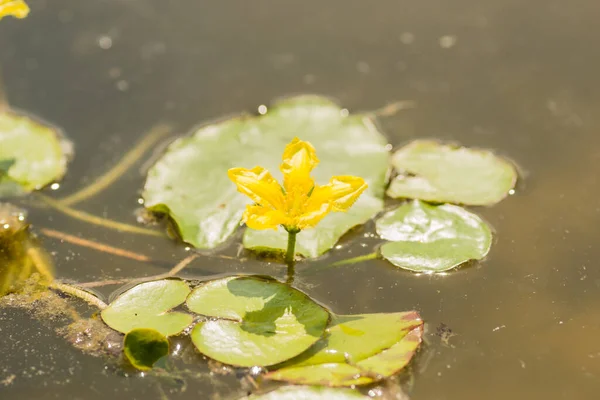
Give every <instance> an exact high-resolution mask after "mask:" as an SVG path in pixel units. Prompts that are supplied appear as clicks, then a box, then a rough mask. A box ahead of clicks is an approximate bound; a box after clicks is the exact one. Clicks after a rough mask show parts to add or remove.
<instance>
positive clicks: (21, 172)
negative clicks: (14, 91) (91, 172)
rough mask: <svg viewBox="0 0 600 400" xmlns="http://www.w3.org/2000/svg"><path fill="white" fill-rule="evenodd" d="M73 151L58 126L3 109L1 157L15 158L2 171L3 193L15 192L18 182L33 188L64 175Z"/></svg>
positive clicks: (25, 188)
mask: <svg viewBox="0 0 600 400" xmlns="http://www.w3.org/2000/svg"><path fill="white" fill-rule="evenodd" d="M71 154H72V145H71V143H70V142H69V141H67V140H65V139H64V138H63V137H62V136H61V134H60V132H59V131H58V130H57V129H56V128H54V127H51V126H48V125H45V124H42V123H41V122H38V121H35V120H34V119H32V118H30V117H27V116H24V115H19V114H16V113H14V112H12V111H8V112H3V113H0V160H4V161H5V162H7V161H11V162H12V164H11V165H9V166H8V168H6V172H5V174H0V175H4V177H2V178H0V193H4V194H7V193H8V194H15V193H14V192H16V186H15V184H18V187H20V188H21V190H23V191H31V190H35V189H41V188H42V187H44V186H46V185H48V184H49V183H52V182H54V181H57V180H59V179H61V178H62V177H63V175H64V174H65V172H66V167H67V161H68V160H69V158H70V156H71ZM6 166H7V165H6V164H5V165H4V167H6ZM5 185H9V186H11V187H13V189H11V190H10V191H9V190H7V189H6V188H4V189H3V188H2V186H5Z"/></svg>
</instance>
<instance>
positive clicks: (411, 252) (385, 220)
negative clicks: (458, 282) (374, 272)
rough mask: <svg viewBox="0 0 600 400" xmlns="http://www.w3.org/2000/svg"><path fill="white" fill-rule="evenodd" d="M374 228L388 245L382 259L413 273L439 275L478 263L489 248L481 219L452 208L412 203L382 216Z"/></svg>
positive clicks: (487, 229) (489, 234) (489, 233)
mask: <svg viewBox="0 0 600 400" xmlns="http://www.w3.org/2000/svg"><path fill="white" fill-rule="evenodd" d="M376 227H377V233H378V234H379V236H381V237H382V238H383V239H386V240H389V241H391V242H390V243H386V244H384V245H383V246H381V250H380V252H381V255H382V256H383V258H385V259H387V260H388V261H389V262H391V263H392V264H394V265H395V266H397V267H401V268H404V269H408V270H411V271H415V272H426V273H433V272H441V271H446V270H449V269H452V268H455V267H457V266H459V265H460V264H462V263H464V262H466V261H469V260H480V259H482V258H483V257H485V256H486V254H487V253H488V252H489V250H490V247H491V244H492V231H491V229H490V227H489V226H488V225H487V224H486V223H485V222H484V221H483V220H482V219H481V218H479V217H478V216H477V215H475V214H473V213H470V212H468V211H467V210H465V209H464V208H461V207H458V206H454V205H451V204H443V205H439V206H435V205H430V204H427V203H424V202H421V201H419V200H414V201H412V202H409V203H405V204H403V205H401V206H400V207H398V208H396V209H395V210H393V211H390V212H388V213H386V214H384V215H383V216H382V217H381V218H380V219H378V220H377V222H376Z"/></svg>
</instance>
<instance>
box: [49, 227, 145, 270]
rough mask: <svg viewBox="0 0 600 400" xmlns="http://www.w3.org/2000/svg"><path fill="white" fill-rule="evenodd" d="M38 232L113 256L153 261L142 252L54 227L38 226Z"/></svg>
mask: <svg viewBox="0 0 600 400" xmlns="http://www.w3.org/2000/svg"><path fill="white" fill-rule="evenodd" d="M39 232H40V233H42V234H43V235H45V236H48V237H51V238H54V239H59V240H61V241H64V242H67V243H71V244H75V245H78V246H82V247H87V248H90V249H94V250H98V251H101V252H103V253H108V254H113V255H115V256H119V257H125V258H129V259H131V260H136V261H140V262H152V261H153V260H152V259H151V258H150V257H148V256H145V255H143V254H138V253H134V252H132V251H129V250H124V249H120V248H118V247H113V246H110V245H108V244H103V243H100V242H96V241H91V240H87V239H83V238H80V237H77V236H73V235H69V234H68V233H64V232H60V231H56V230H54V229H48V228H40V229H39Z"/></svg>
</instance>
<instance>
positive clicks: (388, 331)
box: [266, 311, 423, 386]
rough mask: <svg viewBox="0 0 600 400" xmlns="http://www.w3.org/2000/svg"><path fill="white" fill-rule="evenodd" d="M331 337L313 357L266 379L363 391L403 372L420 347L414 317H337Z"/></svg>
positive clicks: (289, 364)
mask: <svg viewBox="0 0 600 400" xmlns="http://www.w3.org/2000/svg"><path fill="white" fill-rule="evenodd" d="M327 333H328V335H327V336H326V337H325V338H323V339H321V341H319V342H318V343H317V344H315V345H314V346H313V347H312V348H311V349H310V350H309V351H307V352H305V353H303V354H301V355H300V356H298V357H296V358H295V359H292V360H290V361H289V362H286V363H285V364H283V365H281V366H280V368H279V369H277V370H275V371H273V372H270V373H268V374H267V375H266V378H267V379H272V380H278V381H286V382H291V383H295V384H304V385H325V386H352V385H364V384H369V383H373V382H375V381H378V380H381V379H385V378H388V377H390V376H392V375H394V374H396V373H398V372H399V371H400V370H401V369H402V368H404V367H405V366H406V365H407V364H408V362H409V361H410V360H411V358H412V356H413V355H414V353H415V351H416V349H417V347H418V346H419V344H420V343H421V337H422V334H423V321H422V320H421V319H420V317H419V315H418V314H417V313H416V312H414V311H410V312H403V313H394V314H364V315H344V316H335V317H334V320H333V322H332V326H331V327H330V328H329V329H328V330H327Z"/></svg>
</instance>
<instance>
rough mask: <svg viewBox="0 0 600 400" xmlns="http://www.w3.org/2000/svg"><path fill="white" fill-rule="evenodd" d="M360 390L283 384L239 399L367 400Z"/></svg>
mask: <svg viewBox="0 0 600 400" xmlns="http://www.w3.org/2000/svg"><path fill="white" fill-rule="evenodd" d="M368 399H370V397H368V396H363V395H362V394H360V392H357V391H356V390H350V389H332V388H327V387H315V386H284V387H280V388H279V389H276V390H273V391H271V392H269V393H265V394H254V395H251V396H249V397H244V398H243V399H240V400H368Z"/></svg>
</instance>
